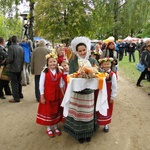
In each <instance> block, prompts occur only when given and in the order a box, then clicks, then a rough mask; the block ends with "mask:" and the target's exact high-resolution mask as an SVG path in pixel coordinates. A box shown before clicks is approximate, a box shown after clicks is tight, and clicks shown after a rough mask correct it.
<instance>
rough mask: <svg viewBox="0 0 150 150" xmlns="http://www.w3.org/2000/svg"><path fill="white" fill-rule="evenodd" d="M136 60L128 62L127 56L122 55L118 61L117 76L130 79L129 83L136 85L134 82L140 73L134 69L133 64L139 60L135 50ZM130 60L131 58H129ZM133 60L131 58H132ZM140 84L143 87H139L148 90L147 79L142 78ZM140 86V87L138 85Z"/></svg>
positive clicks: (148, 83)
mask: <svg viewBox="0 0 150 150" xmlns="http://www.w3.org/2000/svg"><path fill="white" fill-rule="evenodd" d="M135 57H136V62H129V56H128V55H127V56H124V57H123V60H122V61H119V70H118V76H119V74H121V76H122V77H123V78H124V79H126V80H128V81H130V83H131V84H134V85H135V86H136V82H137V80H138V78H139V76H140V74H141V72H139V71H138V70H136V68H135V66H136V64H137V63H138V61H139V57H138V51H136V52H135ZM131 60H132V59H131ZM132 61H133V60H132ZM141 84H142V85H143V87H142V88H141V89H142V90H144V91H145V92H150V82H148V81H147V80H142V82H141ZM139 88H140V87H139Z"/></svg>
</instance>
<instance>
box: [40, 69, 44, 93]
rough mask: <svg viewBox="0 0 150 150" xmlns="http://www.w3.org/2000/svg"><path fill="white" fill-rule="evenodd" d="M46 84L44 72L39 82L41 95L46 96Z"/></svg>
mask: <svg viewBox="0 0 150 150" xmlns="http://www.w3.org/2000/svg"><path fill="white" fill-rule="evenodd" d="M44 83H45V72H43V71H42V72H41V76H40V81H39V89H40V95H42V94H44Z"/></svg>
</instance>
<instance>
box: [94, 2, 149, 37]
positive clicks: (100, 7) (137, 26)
mask: <svg viewBox="0 0 150 150" xmlns="http://www.w3.org/2000/svg"><path fill="white" fill-rule="evenodd" d="M93 4H94V8H95V9H93V11H92V15H93V25H94V28H95V29H96V32H95V33H93V37H96V36H97V37H99V33H100V34H101V35H102V37H103V39H105V38H107V37H109V36H110V35H113V36H115V37H116V38H125V37H126V36H128V35H130V36H136V35H137V34H138V33H141V32H142V30H143V27H144V26H145V24H147V21H148V20H149V15H150V13H149V9H150V1H149V0H144V1H143V0H125V1H121V0H93ZM97 33H98V34H97Z"/></svg>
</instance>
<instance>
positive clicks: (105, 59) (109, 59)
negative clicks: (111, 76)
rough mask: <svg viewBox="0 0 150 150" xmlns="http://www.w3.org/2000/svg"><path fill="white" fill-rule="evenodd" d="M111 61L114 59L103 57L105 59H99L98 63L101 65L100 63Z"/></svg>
mask: <svg viewBox="0 0 150 150" xmlns="http://www.w3.org/2000/svg"><path fill="white" fill-rule="evenodd" d="M113 60H114V59H113V58H112V57H105V58H102V59H99V60H98V61H99V62H100V63H102V62H107V61H110V62H112V61H113Z"/></svg>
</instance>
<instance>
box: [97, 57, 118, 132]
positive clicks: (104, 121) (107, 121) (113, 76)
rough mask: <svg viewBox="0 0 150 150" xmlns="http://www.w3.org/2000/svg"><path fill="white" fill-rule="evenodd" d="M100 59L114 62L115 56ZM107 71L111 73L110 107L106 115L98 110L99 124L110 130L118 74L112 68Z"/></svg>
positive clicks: (108, 85) (109, 84)
mask: <svg viewBox="0 0 150 150" xmlns="http://www.w3.org/2000/svg"><path fill="white" fill-rule="evenodd" d="M100 61H101V62H103V61H110V62H112V61H113V58H103V59H100ZM105 72H106V73H107V74H108V75H109V78H108V79H106V88H107V101H108V109H107V115H106V116H103V115H102V114H100V113H99V112H97V122H98V125H99V126H102V125H104V131H105V132H108V131H109V128H108V126H107V125H108V124H110V123H111V119H112V113H113V107H114V98H115V97H116V95H117V79H116V74H115V73H114V72H113V71H112V70H111V69H109V70H105ZM110 100H113V101H112V102H110Z"/></svg>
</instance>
